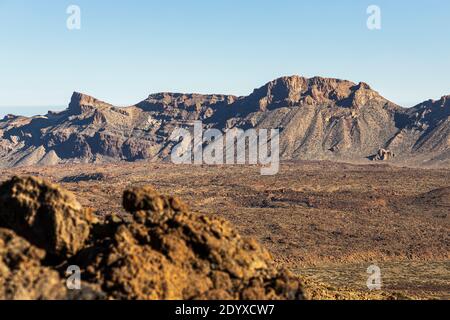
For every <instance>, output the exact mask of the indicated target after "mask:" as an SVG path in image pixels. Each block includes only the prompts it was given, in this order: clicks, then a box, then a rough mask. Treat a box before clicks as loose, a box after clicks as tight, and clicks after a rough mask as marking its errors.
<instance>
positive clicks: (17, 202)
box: [0, 177, 93, 257]
mask: <svg viewBox="0 0 450 320" xmlns="http://www.w3.org/2000/svg"><path fill="white" fill-rule="evenodd" d="M92 222H93V217H92V215H91V212H90V211H89V210H86V209H83V208H82V207H81V205H80V204H79V203H78V202H77V201H76V200H75V198H74V196H73V195H72V194H71V193H69V192H67V191H65V190H63V189H60V188H59V187H58V186H56V185H53V184H51V183H48V182H45V181H43V180H40V179H35V178H18V177H15V178H13V179H12V180H10V181H7V182H5V183H3V184H2V185H1V186H0V227H3V228H9V229H12V230H14V231H15V232H17V233H18V234H19V235H20V236H22V237H24V238H26V239H27V240H28V241H30V242H31V243H33V244H34V245H36V246H37V247H39V248H42V249H45V250H46V251H47V252H48V253H50V254H53V255H56V256H61V257H70V256H72V255H74V254H76V253H77V252H78V251H79V250H80V249H81V248H82V247H83V245H84V243H85V241H86V240H87V238H88V237H89V232H90V226H91V223H92Z"/></svg>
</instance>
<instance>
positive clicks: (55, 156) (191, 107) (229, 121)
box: [0, 75, 450, 167]
mask: <svg viewBox="0 0 450 320" xmlns="http://www.w3.org/2000/svg"><path fill="white" fill-rule="evenodd" d="M449 118H450V95H444V96H442V97H441V98H440V99H438V100H432V99H430V100H427V101H424V102H422V103H420V104H418V105H416V106H414V107H412V108H404V107H401V106H398V105H397V104H395V103H393V102H391V101H389V100H388V99H386V98H384V97H383V96H381V95H380V94H379V93H378V92H377V91H375V90H373V89H372V88H371V87H370V86H369V85H368V84H367V83H364V82H359V83H354V82H352V81H348V80H341V79H335V78H323V77H313V78H305V77H301V76H297V75H294V76H287V77H280V78H277V79H275V80H272V81H270V82H268V83H266V84H265V85H263V86H261V87H259V88H256V89H255V90H253V92H252V93H251V94H249V95H248V96H239V97H238V96H234V95H224V94H196V93H170V92H160V93H154V94H150V95H149V96H148V97H147V98H146V99H144V100H143V101H141V102H138V103H136V104H134V105H131V106H128V107H117V106H114V105H112V104H109V103H107V102H104V101H102V100H99V99H96V98H95V97H93V96H90V95H87V94H83V93H79V92H74V93H73V95H72V97H71V100H70V103H69V105H68V108H67V109H65V110H63V111H61V112H49V113H47V114H46V115H44V116H35V117H21V116H12V115H8V116H6V117H5V118H3V119H2V120H0V166H2V167H11V166H22V165H53V164H57V163H68V162H69V163H70V162H112V161H136V160H166V159H168V156H169V154H170V151H171V148H172V147H173V142H171V141H170V140H169V137H170V135H171V132H173V130H174V129H175V128H177V127H184V128H189V127H190V124H191V123H192V122H193V121H196V120H201V121H203V123H204V125H205V127H207V128H216V129H219V130H223V131H226V130H228V129H231V128H242V129H248V128H255V129H263V128H279V129H280V131H281V134H280V156H281V158H282V159H286V160H336V161H363V162H364V161H366V160H367V159H369V158H371V157H372V156H373V155H374V154H376V153H377V152H378V151H379V150H380V149H382V148H386V149H389V150H391V151H392V154H395V155H396V157H395V159H391V161H392V162H398V163H403V162H404V163H408V164H420V165H435V164H438V165H442V164H443V165H448V163H450V160H449V156H450V151H449V149H450V120H449ZM367 161H368V160H367Z"/></svg>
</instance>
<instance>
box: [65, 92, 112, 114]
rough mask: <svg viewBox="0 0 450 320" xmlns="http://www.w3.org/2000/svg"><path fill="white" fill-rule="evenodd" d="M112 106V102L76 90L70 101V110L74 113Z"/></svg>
mask: <svg viewBox="0 0 450 320" xmlns="http://www.w3.org/2000/svg"><path fill="white" fill-rule="evenodd" d="M105 106H108V107H112V105H111V104H109V103H106V102H104V101H101V100H98V99H96V98H94V97H92V96H90V95H87V94H84V93H80V92H76V91H75V92H74V93H73V94H72V98H71V99H70V103H69V109H68V110H69V112H71V113H73V114H81V113H84V112H87V111H89V110H92V109H98V108H101V107H105Z"/></svg>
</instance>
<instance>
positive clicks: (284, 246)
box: [0, 162, 450, 298]
mask: <svg viewBox="0 0 450 320" xmlns="http://www.w3.org/2000/svg"><path fill="white" fill-rule="evenodd" d="M0 173H1V180H5V179H7V178H8V177H10V176H12V175H33V176H40V177H43V178H46V179H48V180H51V181H53V182H57V183H60V184H62V185H63V186H64V187H66V188H67V189H69V190H71V191H73V192H74V193H75V194H76V195H77V197H78V199H79V201H80V202H81V203H82V204H83V205H84V206H89V207H95V208H101V209H100V210H99V211H98V214H99V215H101V216H102V215H107V214H110V213H112V212H117V213H123V212H122V209H121V208H122V206H121V196H122V192H123V190H124V189H126V188H127V187H129V186H132V185H146V184H151V185H154V186H155V187H156V188H157V189H158V190H160V191H161V192H163V193H169V194H173V195H178V196H180V197H181V198H182V199H184V201H185V202H187V203H188V204H189V205H190V206H191V208H192V209H194V210H195V211H199V212H203V213H207V214H212V215H213V214H217V215H220V216H222V217H225V218H226V219H228V220H230V221H231V222H232V223H233V224H235V225H236V226H237V227H238V229H239V231H240V232H241V233H242V234H243V235H245V236H251V237H255V238H257V239H258V240H259V241H260V242H261V243H263V244H264V245H265V246H266V247H267V248H268V249H269V250H270V251H271V252H272V253H273V255H274V257H275V258H276V260H277V261H278V262H279V263H280V264H282V265H284V266H286V267H287V268H289V269H290V270H292V271H293V272H297V273H301V274H305V275H308V276H311V277H313V278H315V279H318V280H320V281H322V282H324V283H327V284H330V285H333V286H346V287H350V288H352V289H355V290H361V291H367V290H368V289H367V287H366V280H367V277H368V274H366V269H367V267H368V266H369V265H371V264H377V265H379V266H380V268H381V271H382V277H383V290H386V291H400V292H404V293H408V294H412V295H415V296H418V297H422V298H450V192H449V190H450V169H433V170H431V169H427V170H426V169H412V168H399V167H390V166H387V165H351V164H341V163H332V162H286V163H282V164H281V168H280V172H279V174H277V175H275V176H261V175H260V171H259V168H257V167H254V166H221V167H213V166H178V165H173V164H161V163H158V164H156V163H143V162H142V163H127V164H108V165H81V164H80V165H65V166H56V167H34V168H33V167H31V168H16V169H8V170H6V169H5V170H0ZM123 214H124V213H123Z"/></svg>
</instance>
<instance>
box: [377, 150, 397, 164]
mask: <svg viewBox="0 0 450 320" xmlns="http://www.w3.org/2000/svg"><path fill="white" fill-rule="evenodd" d="M394 157H395V154H394V153H393V152H392V151H390V150H386V149H383V148H381V149H380V150H378V152H377V154H375V155H374V156H372V157H371V159H372V160H374V161H388V160H391V159H393V158H394Z"/></svg>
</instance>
